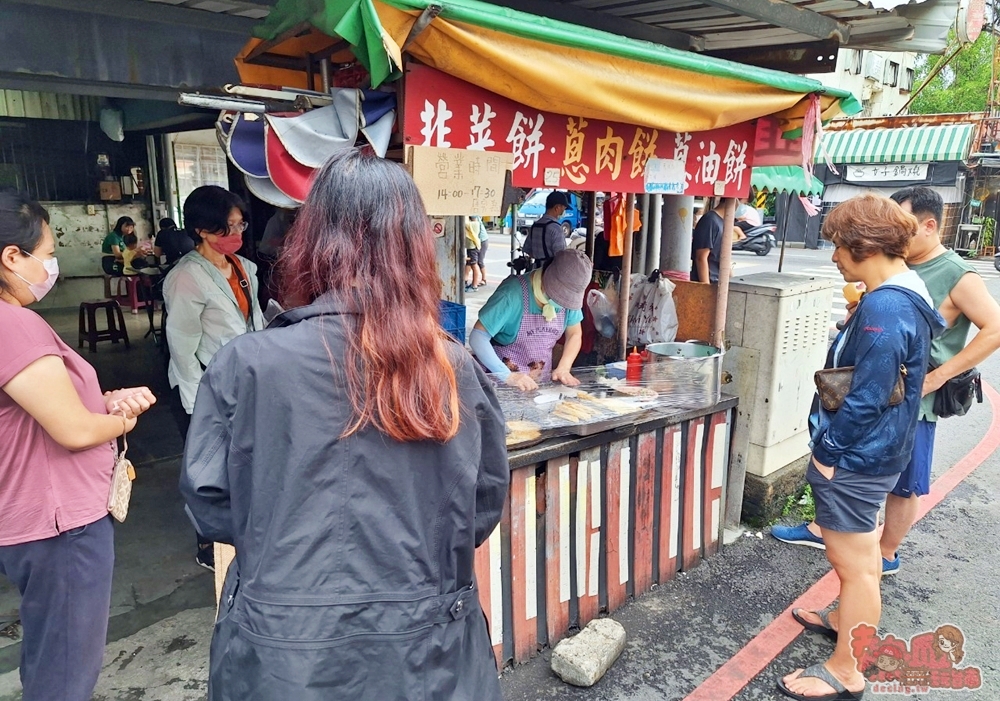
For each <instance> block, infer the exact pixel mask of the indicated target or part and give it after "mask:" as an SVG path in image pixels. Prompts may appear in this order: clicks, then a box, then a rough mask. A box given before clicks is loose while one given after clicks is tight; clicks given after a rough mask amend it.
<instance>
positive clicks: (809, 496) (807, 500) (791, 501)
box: [781, 484, 816, 521]
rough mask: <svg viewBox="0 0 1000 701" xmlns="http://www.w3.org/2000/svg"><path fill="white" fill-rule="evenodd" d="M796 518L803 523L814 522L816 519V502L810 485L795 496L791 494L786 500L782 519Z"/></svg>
mask: <svg viewBox="0 0 1000 701" xmlns="http://www.w3.org/2000/svg"><path fill="white" fill-rule="evenodd" d="M789 516H795V517H796V518H800V519H802V520H803V521H812V520H813V519H814V518H816V500H815V499H813V493H812V487H810V486H809V485H808V484H807V485H806V486H804V487H803V488H802V489H801V490H799V491H798V492H796V493H795V494H789V495H788V498H787V499H785V507H784V508H783V509H782V510H781V517H782V518H788V517H789Z"/></svg>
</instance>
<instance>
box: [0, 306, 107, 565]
mask: <svg viewBox="0 0 1000 701" xmlns="http://www.w3.org/2000/svg"><path fill="white" fill-rule="evenodd" d="M46 355H55V356H59V357H60V358H62V359H63V362H64V363H65V364H66V369H67V370H68V371H69V376H70V378H71V379H72V380H73V386H74V387H76V391H77V393H78V394H79V395H80V399H81V400H82V401H83V405H84V406H85V407H87V408H88V409H89V410H90V411H92V412H94V413H98V414H104V413H107V410H106V408H105V404H104V397H103V396H102V394H101V387H100V385H99V384H98V382H97V373H96V372H95V371H94V368H93V367H92V366H91V365H90V363H88V362H87V361H86V360H84V359H83V358H81V357H80V356H79V355H78V354H77V353H76V352H75V351H74V350H73V349H72V348H70V347H69V346H67V345H66V344H65V343H63V342H62V339H60V338H59V336H57V335H56V332H55V331H53V330H52V327H50V326H49V325H48V324H47V323H45V320H44V319H42V317H40V316H38V314H36V313H35V312H33V311H31V310H30V309H24V308H22V307H18V306H15V305H13V304H10V303H8V302H0V388H2V387H3V386H4V385H6V384H7V383H8V382H10V381H11V380H12V379H13V378H14V377H15V376H17V375H18V374H19V373H20V372H21V371H22V370H24V369H25V368H26V367H27V366H29V365H31V363H33V362H35V361H36V360H38V359H39V358H41V357H43V356H46ZM0 436H2V438H0V546H2V545H16V544H20V543H28V542H31V541H34V540H42V539H44V538H52V537H54V536H57V535H59V534H60V533H62V532H63V531H68V530H70V529H73V528H79V527H80V526H85V525H87V524H89V523H93V522H94V521H97V520H98V519H100V518H101V517H103V516H107V515H108V493H109V491H110V489H111V472H112V468H113V467H114V449H113V448H112V446H111V444H110V443H107V444H105V445H101V446H97V447H96V448H90V449H89V450H81V451H79V452H75V453H74V452H71V451H69V450H66V449H65V448H63V447H62V446H61V445H59V444H58V443H56V442H55V441H54V440H52V437H51V436H49V434H48V433H47V432H46V431H45V429H43V428H42V426H41V425H40V424H39V423H38V422H37V421H35V420H34V419H33V418H32V417H31V415H30V414H28V413H27V412H26V411H24V409H22V408H21V407H20V405H18V404H17V403H16V402H15V401H14V400H13V399H11V398H10V397H9V396H8V395H7V393H6V392H4V391H3V390H2V389H0Z"/></svg>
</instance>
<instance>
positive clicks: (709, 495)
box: [475, 395, 737, 668]
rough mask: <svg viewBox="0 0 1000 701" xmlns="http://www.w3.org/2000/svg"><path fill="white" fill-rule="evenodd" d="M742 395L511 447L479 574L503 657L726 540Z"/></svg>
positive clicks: (562, 631) (611, 607)
mask: <svg viewBox="0 0 1000 701" xmlns="http://www.w3.org/2000/svg"><path fill="white" fill-rule="evenodd" d="M736 405H737V399H736V398H735V397H729V396H725V395H723V396H722V398H721V399H720V401H719V402H717V403H716V404H715V405H713V406H711V407H708V408H705V409H698V410H670V409H658V410H651V411H650V412H647V413H645V414H643V415H642V417H641V418H639V419H637V421H635V422H633V423H630V424H627V425H624V426H621V427H619V428H617V429H614V430H609V431H605V432H603V433H597V434H594V435H589V436H585V437H577V436H563V437H556V438H551V439H548V440H546V441H544V442H542V443H539V444H538V445H535V446H532V447H529V448H524V449H520V450H512V451H510V453H509V457H510V467H511V485H510V491H509V494H508V498H507V504H506V506H505V509H504V515H503V518H502V520H501V522H500V525H499V526H498V527H497V528H496V529H495V530H494V532H493V533H492V535H491V536H490V537H489V539H488V540H487V541H486V542H485V543H483V545H482V546H481V547H480V548H479V549H478V550H477V551H476V563H475V568H476V581H477V585H478V587H479V596H480V601H481V603H482V607H483V610H484V611H485V613H486V618H487V620H488V621H489V624H490V635H491V642H492V644H493V650H494V653H495V655H496V658H497V661H498V663H499V665H500V667H501V668H503V667H504V666H506V665H509V664H520V663H523V662H526V661H528V660H529V659H530V658H531V657H533V656H534V655H535V654H537V652H538V651H539V649H541V648H542V647H543V646H545V645H548V646H554V645H555V644H556V642H558V641H559V640H560V639H562V638H563V637H565V636H566V635H567V634H568V633H569V631H570V630H571V629H576V628H582V627H583V626H585V625H586V624H587V623H588V622H589V621H590V620H592V619H594V618H596V617H597V616H598V615H599V614H600V613H601V612H606V613H612V612H614V611H615V610H617V609H618V608H619V607H621V606H622V605H624V604H625V602H626V601H627V600H628V599H629V597H635V596H640V595H642V594H643V593H645V592H647V591H648V590H649V589H650V588H651V587H652V585H654V584H659V583H663V582H666V581H669V580H671V579H673V578H674V577H675V576H676V574H677V573H678V572H681V571H685V570H689V569H691V568H693V567H695V566H697V565H698V563H699V562H700V561H701V560H702V559H703V558H706V557H710V556H711V555H713V554H715V553H716V552H717V551H718V548H719V544H720V542H721V540H722V528H723V514H724V513H725V500H726V485H727V483H728V465H729V458H730V442H731V436H732V432H733V422H734V421H735V416H736V411H735V408H736Z"/></svg>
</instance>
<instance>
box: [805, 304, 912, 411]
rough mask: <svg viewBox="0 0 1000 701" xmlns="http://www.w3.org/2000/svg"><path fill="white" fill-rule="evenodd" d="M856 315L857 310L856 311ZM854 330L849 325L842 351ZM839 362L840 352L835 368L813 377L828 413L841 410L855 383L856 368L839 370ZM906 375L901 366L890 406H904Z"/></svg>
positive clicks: (818, 371) (891, 395)
mask: <svg viewBox="0 0 1000 701" xmlns="http://www.w3.org/2000/svg"><path fill="white" fill-rule="evenodd" d="M856 314H857V310H855V315H856ZM853 330H854V324H848V326H847V328H846V329H845V330H844V338H843V339H842V341H841V346H840V348H841V349H842V348H843V347H844V346H846V345H847V341H848V340H849V339H850V334H851V332H852V331H853ZM839 360H840V353H839V350H838V351H837V352H835V353H834V366H835V367H832V368H827V369H825V370H817V371H816V373H815V374H814V375H813V382H815V383H816V392H817V394H819V401H820V404H822V405H823V408H824V409H825V410H827V411H837V410H838V409H840V407H841V405H842V404H843V403H844V399H845V398H846V397H847V393H848V392H850V391H851V382H853V381H854V366H853V365H851V366H849V367H842V368H838V367H836V364H837V362H838V361H839ZM906 375H907V371H906V366H905V365H902V364H901V365H900V366H899V377H898V378H896V384H895V386H894V387H893V388H892V394H890V395H889V406H897V405H899V404H902V403H903V399H905V398H906Z"/></svg>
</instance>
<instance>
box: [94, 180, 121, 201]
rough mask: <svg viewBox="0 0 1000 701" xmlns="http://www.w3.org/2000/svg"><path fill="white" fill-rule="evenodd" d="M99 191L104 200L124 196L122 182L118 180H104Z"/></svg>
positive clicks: (113, 199)
mask: <svg viewBox="0 0 1000 701" xmlns="http://www.w3.org/2000/svg"><path fill="white" fill-rule="evenodd" d="M99 192H100V195H101V201H102V202H108V201H116V200H120V199H121V198H122V184H121V183H120V182H118V181H117V180H102V181H101V182H100V185H99Z"/></svg>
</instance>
